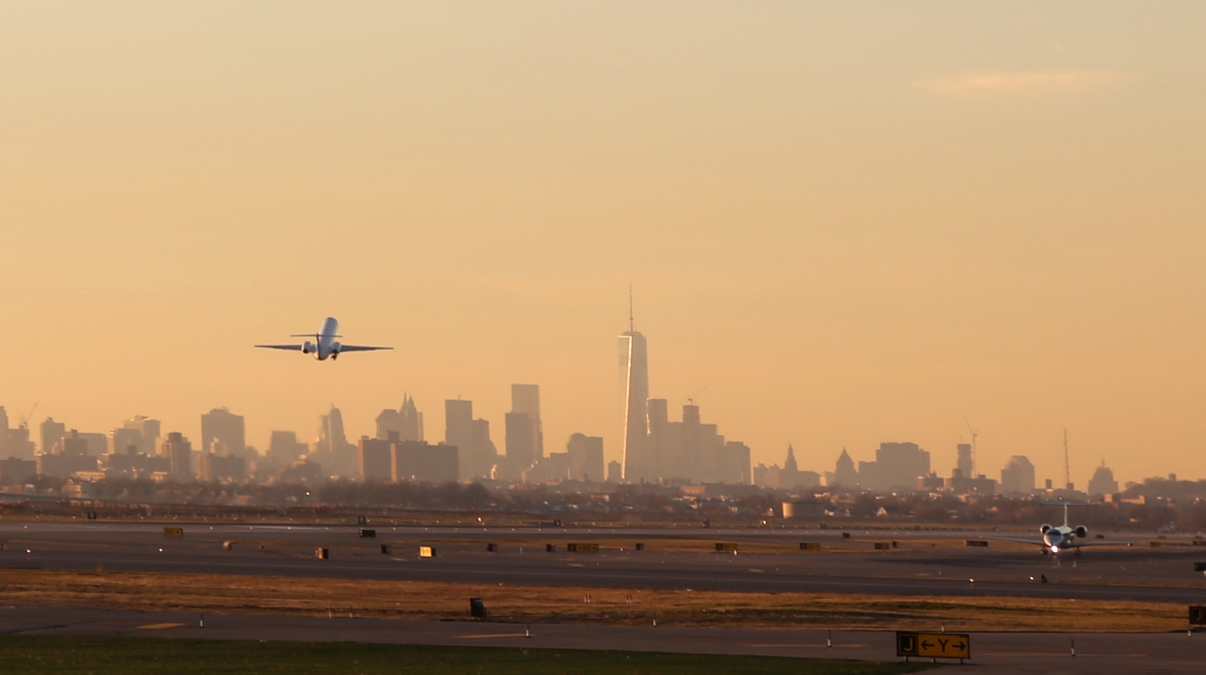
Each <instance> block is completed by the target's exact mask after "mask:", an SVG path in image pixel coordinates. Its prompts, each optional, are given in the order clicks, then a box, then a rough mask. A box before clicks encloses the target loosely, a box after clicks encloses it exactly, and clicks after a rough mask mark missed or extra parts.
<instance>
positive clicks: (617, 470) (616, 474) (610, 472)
mask: <svg viewBox="0 0 1206 675" xmlns="http://www.w3.org/2000/svg"><path fill="white" fill-rule="evenodd" d="M623 480H624V465H622V464H620V463H619V462H617V461H616V460H614V459H613V460H611V461H610V462H608V463H607V482H608V483H619V482H621V481H623Z"/></svg>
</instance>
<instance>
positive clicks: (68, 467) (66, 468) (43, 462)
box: [36, 429, 97, 476]
mask: <svg viewBox="0 0 1206 675" xmlns="http://www.w3.org/2000/svg"><path fill="white" fill-rule="evenodd" d="M36 461H37V465H38V473H39V474H40V475H47V476H70V475H71V474H73V473H75V472H77V471H96V467H97V462H96V457H94V456H92V455H90V454H88V440H87V439H85V438H81V437H80V433H79V432H78V431H76V430H75V429H72V430H71V431H70V432H69V433H68V434H67V435H66V436H64V437H62V438H60V439H59V440H58V442H56V443H55V446H54V448H52V449H51V451H50V452H48V453H43V454H40V455H38V456H37V460H36Z"/></svg>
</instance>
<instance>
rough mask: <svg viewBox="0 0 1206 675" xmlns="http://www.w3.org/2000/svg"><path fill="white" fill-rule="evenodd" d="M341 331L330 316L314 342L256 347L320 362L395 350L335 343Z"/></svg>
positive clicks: (308, 335) (304, 335)
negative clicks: (280, 350) (343, 356)
mask: <svg viewBox="0 0 1206 675" xmlns="http://www.w3.org/2000/svg"><path fill="white" fill-rule="evenodd" d="M338 330H339V322H338V321H336V320H335V317H332V316H328V317H327V320H326V321H324V322H322V330H321V331H319V332H317V333H314V334H313V336H314V342H310V341H309V340H306V341H305V342H303V343H301V344H300V345H256V347H259V348H260V349H287V350H289V351H295V352H301V353H303V354H313V355H314V358H316V359H318V360H319V361H325V360H326V359H327V357H330V358H331V360H332V361H334V360H335V359H337V358H339V355H340V354H342V353H344V352H372V351H377V350H378V349H393V347H363V346H361V345H345V344H340V343H338V342H336V341H335V338H339V337H343V336H342V335H336V334H335V333H336V331H338ZM310 335H311V334H310V333H302V334H300V335H290V336H289V337H310Z"/></svg>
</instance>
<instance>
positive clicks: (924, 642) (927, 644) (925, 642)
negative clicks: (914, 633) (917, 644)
mask: <svg viewBox="0 0 1206 675" xmlns="http://www.w3.org/2000/svg"><path fill="white" fill-rule="evenodd" d="M921 646H922V647H925V648H926V649H929V648H930V647H933V646H934V643H933V642H930V641H929V640H922V641H921Z"/></svg>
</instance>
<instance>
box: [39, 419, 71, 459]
mask: <svg viewBox="0 0 1206 675" xmlns="http://www.w3.org/2000/svg"><path fill="white" fill-rule="evenodd" d="M39 430H40V431H41V435H42V445H41V447H40V448H38V449H39V450H40V451H41V452H42V453H43V454H47V455H48V454H50V453H51V452H52V451H53V449H54V446H55V445H56V444H57V443H58V442H59V439H60V438H62V437H64V436H66V435H67V425H66V424H63V423H62V422H56V421H54V418H53V417H47V418H46V419H45V420H44V421H43V422H42V425H41V428H40V429H39Z"/></svg>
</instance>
